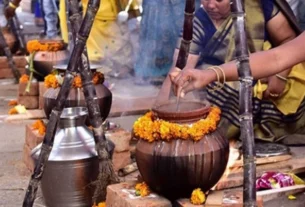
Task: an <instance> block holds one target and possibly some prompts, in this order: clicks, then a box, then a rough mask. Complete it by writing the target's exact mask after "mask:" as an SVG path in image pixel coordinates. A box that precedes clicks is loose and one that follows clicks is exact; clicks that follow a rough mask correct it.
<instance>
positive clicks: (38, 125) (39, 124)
mask: <svg viewBox="0 0 305 207" xmlns="http://www.w3.org/2000/svg"><path fill="white" fill-rule="evenodd" d="M32 129H34V130H38V133H39V134H40V135H44V134H45V133H46V125H45V123H44V122H43V121H42V120H37V121H35V122H34V123H33V124H32Z"/></svg>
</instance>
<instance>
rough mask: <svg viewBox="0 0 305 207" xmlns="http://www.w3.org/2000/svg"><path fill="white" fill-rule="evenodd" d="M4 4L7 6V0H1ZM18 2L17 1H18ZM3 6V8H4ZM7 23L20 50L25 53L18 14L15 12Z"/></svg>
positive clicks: (24, 43)
mask: <svg viewBox="0 0 305 207" xmlns="http://www.w3.org/2000/svg"><path fill="white" fill-rule="evenodd" d="M3 3H4V6H5V7H7V6H8V4H9V0H4V1H3ZM18 4H19V2H18ZM5 7H4V8H5ZM8 22H9V25H10V27H11V29H12V31H13V33H14V36H15V37H16V38H17V40H18V43H19V50H20V51H21V52H22V54H24V55H25V54H27V50H26V41H25V38H24V35H23V32H22V26H21V24H20V21H19V18H18V16H17V15H16V14H15V15H14V16H13V17H12V18H10V19H8Z"/></svg>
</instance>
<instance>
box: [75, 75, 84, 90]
mask: <svg viewBox="0 0 305 207" xmlns="http://www.w3.org/2000/svg"><path fill="white" fill-rule="evenodd" d="M73 87H75V88H81V87H82V79H81V77H80V75H77V76H75V78H74V80H73Z"/></svg>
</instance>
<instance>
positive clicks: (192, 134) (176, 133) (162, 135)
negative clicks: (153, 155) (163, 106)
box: [133, 107, 221, 142]
mask: <svg viewBox="0 0 305 207" xmlns="http://www.w3.org/2000/svg"><path fill="white" fill-rule="evenodd" d="M220 113H221V111H220V109H219V108H217V107H211V110H210V112H209V114H208V116H207V117H206V118H205V119H201V120H199V121H197V122H196V123H193V124H192V125H186V124H177V123H170V122H167V121H164V120H159V119H157V120H154V117H153V113H152V112H151V111H150V112H148V113H146V114H145V115H144V116H142V117H140V118H139V119H138V120H137V121H135V123H134V126H133V132H134V134H135V136H136V137H138V138H141V139H144V140H146V141H148V142H153V141H156V140H165V141H169V140H171V139H192V140H194V141H199V140H200V139H202V137H204V135H205V134H208V133H211V132H213V131H215V130H216V128H217V123H218V121H219V120H220Z"/></svg>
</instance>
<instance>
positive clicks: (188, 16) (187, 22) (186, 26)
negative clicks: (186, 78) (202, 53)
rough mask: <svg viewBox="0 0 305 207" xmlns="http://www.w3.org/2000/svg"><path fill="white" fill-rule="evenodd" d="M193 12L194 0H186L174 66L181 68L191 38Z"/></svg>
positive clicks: (185, 59) (183, 64)
mask: <svg viewBox="0 0 305 207" xmlns="http://www.w3.org/2000/svg"><path fill="white" fill-rule="evenodd" d="M194 12H195V0H186V2H185V9H184V23H183V35H182V40H181V44H180V50H179V53H178V58H177V62H176V67H177V68H180V69H181V70H182V69H183V68H184V67H185V65H186V62H187V58H188V55H189V50H190V44H191V42H192V38H193V19H194Z"/></svg>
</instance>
